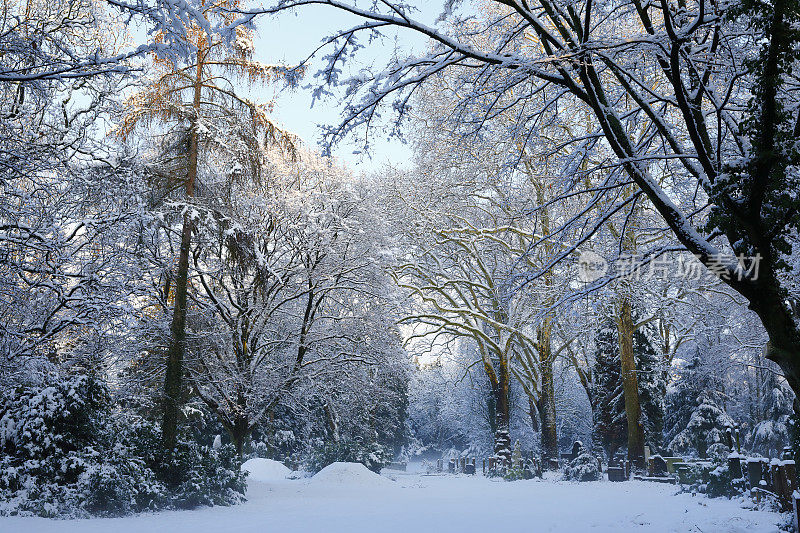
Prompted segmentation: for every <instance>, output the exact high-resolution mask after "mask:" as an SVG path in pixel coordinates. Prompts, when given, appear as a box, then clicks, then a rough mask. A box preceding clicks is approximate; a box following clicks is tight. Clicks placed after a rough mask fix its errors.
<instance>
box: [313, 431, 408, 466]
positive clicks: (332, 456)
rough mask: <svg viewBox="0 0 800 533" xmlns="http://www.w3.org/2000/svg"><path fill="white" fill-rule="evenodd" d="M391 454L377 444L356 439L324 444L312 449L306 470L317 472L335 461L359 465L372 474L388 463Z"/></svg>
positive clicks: (384, 447)
mask: <svg viewBox="0 0 800 533" xmlns="http://www.w3.org/2000/svg"><path fill="white" fill-rule="evenodd" d="M391 460H392V452H391V451H389V449H388V448H386V446H383V445H381V444H378V443H377V442H367V443H365V442H363V440H362V439H360V438H356V439H354V440H352V441H347V442H344V441H340V442H324V443H322V444H320V445H317V446H316V447H314V448H313V449H312V451H311V454H310V458H309V460H308V470H309V471H310V472H319V471H320V470H322V469H323V468H325V467H326V466H328V465H329V464H332V463H335V462H337V461H341V462H346V463H361V464H363V465H364V466H366V467H367V468H369V469H370V470H372V471H373V472H380V470H381V468H383V467H384V466H385V465H387V464H388V463H390V462H391Z"/></svg>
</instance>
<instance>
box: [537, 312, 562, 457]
mask: <svg viewBox="0 0 800 533" xmlns="http://www.w3.org/2000/svg"><path fill="white" fill-rule="evenodd" d="M550 332H551V328H550V320H549V319H548V320H546V321H545V324H544V325H543V326H542V327H541V328H539V331H538V335H537V337H538V338H537V345H538V346H537V347H538V352H539V375H540V379H541V389H540V391H539V398H538V400H537V402H536V409H537V411H538V412H539V420H541V423H542V464H543V465H544V468H549V467H550V464H551V460H552V459H555V460H558V433H557V428H556V392H555V385H554V384H553V354H552V350H551V343H550Z"/></svg>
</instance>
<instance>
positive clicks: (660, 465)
mask: <svg viewBox="0 0 800 533" xmlns="http://www.w3.org/2000/svg"><path fill="white" fill-rule="evenodd" d="M649 466H650V475H651V476H653V477H664V476H666V475H667V474H668V473H669V472H668V471H667V462H666V461H665V460H664V458H663V457H661V456H660V455H654V456H652V457H651V458H650V465H649Z"/></svg>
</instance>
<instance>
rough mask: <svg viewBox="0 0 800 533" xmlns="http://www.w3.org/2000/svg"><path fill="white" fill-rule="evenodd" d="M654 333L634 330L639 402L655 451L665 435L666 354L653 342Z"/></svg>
mask: <svg viewBox="0 0 800 533" xmlns="http://www.w3.org/2000/svg"><path fill="white" fill-rule="evenodd" d="M653 335H654V332H653V331H651V328H649V327H648V326H643V327H640V328H639V329H637V330H636V331H635V332H634V333H633V353H634V355H635V356H636V371H637V373H638V378H639V402H640V404H641V407H642V426H643V427H644V437H645V442H646V443H647V444H648V445H649V446H650V449H651V450H652V451H654V452H655V451H657V450H661V448H662V445H661V444H662V438H663V434H664V396H665V394H666V388H667V387H666V379H665V377H666V376H665V372H664V368H663V367H664V365H663V358H662V356H661V355H660V354H659V353H658V352H657V351H656V349H655V348H654V347H653V344H652V342H651V340H650V339H651V338H652V336H653Z"/></svg>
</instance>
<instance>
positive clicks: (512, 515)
mask: <svg viewBox="0 0 800 533" xmlns="http://www.w3.org/2000/svg"><path fill="white" fill-rule="evenodd" d="M393 477H396V478H397V481H396V482H394V483H392V482H388V483H368V484H366V485H352V484H350V485H347V484H345V485H343V484H337V483H313V482H310V481H308V480H285V481H283V480H282V481H278V482H272V483H263V482H255V481H251V482H250V489H249V492H248V498H249V501H248V502H247V503H245V504H243V505H240V506H237V507H229V508H212V509H201V510H197V511H185V512H164V513H158V514H148V515H139V516H133V517H127V518H121V519H95V520H73V521H53V520H46V519H38V518H0V532H3V533H11V532H14V533H17V532H19V533H50V532H52V533H73V532H74V533H149V532H161V531H163V532H165V533H206V532H208V533H264V532H269V533H272V532H275V533H290V532H314V531H320V532H322V531H324V532H354V533H360V532H367V531H370V532H372V531H376V532H417V531H420V532H427V531H430V532H434V533H447V532H471V531H475V532H482V533H485V532H487V531H494V530H496V529H497V526H498V525H500V526H501V527H504V528H505V529H507V530H508V531H535V532H537V533H538V532H545V531H567V532H573V531H574V532H582V531H593V532H594V531H604V532H605V531H607V532H618V531H647V532H648V533H649V532H673V531H674V532H681V533H684V532H692V531H694V532H697V531H700V532H704V533H712V532H715V533H716V532H747V533H761V532H775V531H778V528H777V525H776V524H777V523H778V522H779V521H780V520H781V516H779V515H778V514H775V513H769V512H764V511H751V510H747V509H743V508H741V504H740V503H738V502H735V501H728V500H724V499H715V500H710V499H706V498H705V497H701V496H698V497H692V496H691V495H688V494H678V495H675V491H676V488H675V487H673V486H670V485H661V484H657V483H647V482H636V481H632V482H626V483H609V482H607V481H601V482H595V483H580V484H579V483H565V482H555V481H547V480H546V481H540V480H532V481H517V482H513V483H507V482H502V481H494V480H488V479H485V478H482V477H466V476H458V477H455V476H422V475H410V474H409V475H396V476H393ZM376 481H381V480H376Z"/></svg>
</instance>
